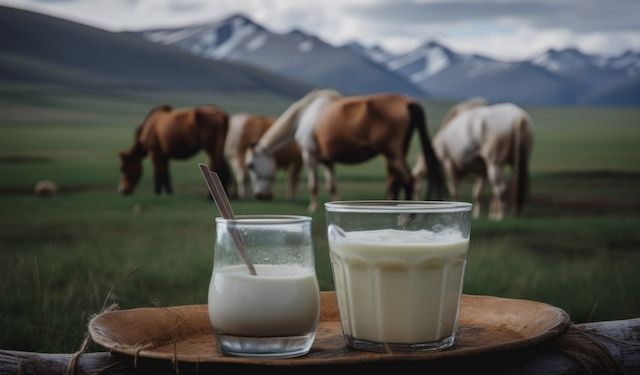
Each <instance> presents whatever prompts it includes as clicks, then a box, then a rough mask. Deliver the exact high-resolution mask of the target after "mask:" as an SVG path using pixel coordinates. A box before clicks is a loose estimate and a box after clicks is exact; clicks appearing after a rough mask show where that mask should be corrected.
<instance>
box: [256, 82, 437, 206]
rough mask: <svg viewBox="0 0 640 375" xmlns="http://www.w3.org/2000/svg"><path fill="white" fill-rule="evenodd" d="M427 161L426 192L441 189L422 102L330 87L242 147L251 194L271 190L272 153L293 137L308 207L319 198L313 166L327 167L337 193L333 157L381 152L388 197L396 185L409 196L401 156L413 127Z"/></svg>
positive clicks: (343, 159)
mask: <svg viewBox="0 0 640 375" xmlns="http://www.w3.org/2000/svg"><path fill="white" fill-rule="evenodd" d="M414 129H417V131H418V135H419V138H420V143H421V145H422V151H423V154H424V156H425V157H426V160H427V161H428V162H429V166H430V167H431V168H429V173H428V176H427V178H428V180H429V193H433V194H434V195H438V196H445V195H446V184H445V180H444V176H443V174H442V170H441V168H440V166H439V164H438V160H437V158H436V157H435V154H434V153H433V149H432V147H431V140H430V139H429V135H428V132H427V127H426V122H425V116H424V113H423V111H422V107H421V106H420V105H419V104H418V103H416V102H415V101H414V100H413V99H410V98H407V97H404V96H401V95H395V94H377V95H369V96H354V97H343V96H342V95H341V94H340V93H338V92H336V91H333V90H314V91H312V92H311V93H309V94H307V95H306V96H305V97H304V98H302V99H300V100H299V101H297V102H296V103H294V104H292V105H291V106H290V107H289V108H288V109H287V110H286V111H285V112H284V113H283V114H282V115H281V116H280V117H279V118H278V119H277V120H276V122H275V123H274V125H273V126H272V127H271V128H270V129H269V130H268V131H267V132H266V133H265V134H264V135H263V136H262V138H260V141H259V142H258V143H257V144H256V146H255V147H254V148H253V149H251V150H249V152H248V153H247V160H246V163H247V166H248V168H249V176H250V177H251V182H252V184H253V189H254V193H255V194H256V197H260V196H263V197H264V196H268V195H269V194H270V189H271V182H272V180H273V174H274V171H275V161H274V158H273V155H274V153H275V152H276V151H277V150H278V149H279V148H280V147H282V146H283V145H284V144H287V143H288V142H290V141H291V140H292V139H295V140H296V142H297V143H298V145H299V146H300V149H301V151H302V160H303V162H304V164H305V167H306V168H307V178H308V183H309V191H310V195H311V198H310V203H309V211H311V212H313V211H315V209H316V207H317V200H318V187H317V180H318V176H317V174H318V173H317V166H318V164H322V165H324V166H325V167H326V172H327V175H326V181H327V182H328V184H327V185H328V189H329V192H330V194H331V199H333V200H335V199H337V187H336V181H335V166H334V165H335V163H347V164H354V163H360V162H363V161H366V160H368V159H370V158H372V157H374V156H376V155H383V156H384V157H385V160H386V169H387V193H386V198H387V199H397V198H398V196H399V190H400V188H403V189H404V193H405V195H406V198H407V199H411V198H412V191H413V177H412V176H411V170H410V168H409V166H408V165H407V162H406V160H405V157H406V154H407V151H408V150H409V145H410V141H411V135H412V133H413V130H414Z"/></svg>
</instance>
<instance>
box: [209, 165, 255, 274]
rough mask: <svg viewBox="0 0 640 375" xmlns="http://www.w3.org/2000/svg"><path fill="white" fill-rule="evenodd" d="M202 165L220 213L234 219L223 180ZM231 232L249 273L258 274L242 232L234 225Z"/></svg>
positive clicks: (230, 229)
mask: <svg viewBox="0 0 640 375" xmlns="http://www.w3.org/2000/svg"><path fill="white" fill-rule="evenodd" d="M198 165H199V166H200V171H201V172H202V177H204V181H205V182H206V183H207V187H208V188H209V193H211V196H212V197H213V200H214V202H216V206H217V207H218V211H220V215H221V216H222V217H223V218H225V219H231V220H233V219H234V215H233V209H232V208H231V202H229V198H228V197H227V194H226V193H225V192H224V187H222V182H220V177H218V174H217V173H216V172H213V171H211V170H209V167H207V166H206V165H204V164H198ZM229 233H230V234H231V238H232V239H233V242H234V244H235V245H236V249H237V250H238V252H239V253H240V257H241V258H242V260H243V261H244V263H245V264H246V265H247V268H249V273H251V274H252V275H256V269H255V267H254V266H253V264H252V263H251V260H250V259H249V256H248V255H247V251H246V249H245V247H244V243H243V242H242V237H240V233H238V230H237V229H236V228H234V227H233V226H232V227H230V228H229Z"/></svg>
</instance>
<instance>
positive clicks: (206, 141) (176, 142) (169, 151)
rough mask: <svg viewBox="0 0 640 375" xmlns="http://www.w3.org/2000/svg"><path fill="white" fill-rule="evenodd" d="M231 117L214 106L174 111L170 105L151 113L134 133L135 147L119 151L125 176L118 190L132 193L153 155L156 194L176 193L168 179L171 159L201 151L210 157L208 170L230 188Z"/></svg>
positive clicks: (181, 157) (190, 155)
mask: <svg viewBox="0 0 640 375" xmlns="http://www.w3.org/2000/svg"><path fill="white" fill-rule="evenodd" d="M228 120H229V117H228V115H227V114H226V113H225V112H224V111H222V110H220V109H219V108H217V107H214V106H201V107H194V108H186V109H176V110H174V109H173V108H172V107H171V106H169V105H162V106H159V107H156V108H154V109H152V110H151V112H149V114H148V115H147V117H146V118H145V119H144V121H143V122H142V124H140V126H138V128H137V129H136V131H135V137H134V142H133V145H132V146H131V147H130V148H129V149H128V150H126V151H120V152H119V156H120V162H121V166H120V171H121V172H122V177H121V178H120V184H119V186H118V190H119V191H120V193H122V194H130V193H132V192H133V190H134V189H135V187H136V185H137V184H138V182H139V181H140V177H141V176H142V159H143V158H144V157H146V156H147V154H150V157H151V161H152V162H153V175H154V184H155V193H156V194H161V193H162V191H163V190H164V191H166V192H167V193H168V194H171V193H172V192H173V189H172V187H171V179H170V177H169V159H173V158H175V159H186V158H190V157H192V156H193V155H195V154H196V153H198V152H199V151H200V150H205V151H206V153H207V154H208V155H209V168H210V169H211V170H213V171H215V172H217V173H218V174H219V175H220V178H221V179H222V183H223V185H224V186H225V188H226V186H227V182H228V179H229V171H228V168H227V166H226V163H225V160H224V142H225V138H226V136H227V129H228Z"/></svg>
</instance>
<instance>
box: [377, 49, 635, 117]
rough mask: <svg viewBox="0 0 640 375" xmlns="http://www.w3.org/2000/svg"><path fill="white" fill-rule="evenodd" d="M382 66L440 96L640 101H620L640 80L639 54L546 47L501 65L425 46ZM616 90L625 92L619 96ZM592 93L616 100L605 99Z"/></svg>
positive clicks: (549, 102)
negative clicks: (602, 53) (529, 56)
mask: <svg viewBox="0 0 640 375" xmlns="http://www.w3.org/2000/svg"><path fill="white" fill-rule="evenodd" d="M385 65H386V66H387V68H389V69H390V70H393V71H395V72H398V73H400V74H402V75H404V76H405V77H407V78H408V79H410V80H411V82H413V83H415V84H417V85H419V86H420V87H422V88H424V89H425V90H427V91H428V92H429V93H430V94H432V95H433V96H436V97H442V98H451V99H465V98H469V97H471V96H484V97H486V98H487V99H489V100H490V101H505V100H509V101H514V102H518V103H523V104H541V105H558V104H562V105H568V104H581V103H586V104H597V103H598V101H600V100H602V101H603V103H605V102H606V103H607V104H615V102H620V103H622V102H624V103H629V102H634V101H635V102H636V103H638V104H640V97H636V98H627V99H624V100H622V98H623V97H624V95H627V94H626V93H633V92H635V91H634V89H633V87H634V86H633V85H635V84H634V83H631V87H630V82H634V81H636V79H637V78H638V76H639V73H640V53H632V52H627V53H625V54H622V55H620V56H616V57H604V56H597V55H587V54H584V53H582V52H580V51H579V50H577V49H573V48H569V49H565V50H560V51H556V50H552V49H551V50H548V51H546V52H545V53H543V54H540V55H538V56H535V57H534V58H532V59H531V60H525V61H500V60H495V59H492V58H489V57H485V56H481V55H470V54H469V55H468V54H461V53H457V52H454V51H453V50H451V49H450V48H448V47H446V46H444V45H443V44H440V43H437V42H428V43H425V44H423V45H421V46H419V47H418V48H416V49H415V50H413V51H410V52H408V53H406V54H404V55H400V56H397V57H396V58H395V59H391V60H388V61H386V62H385ZM618 86H619V87H620V90H624V93H625V94H622V92H618V91H619V90H618ZM605 88H606V90H605ZM592 92H593V93H592ZM595 92H598V93H604V92H606V93H607V96H611V97H616V99H615V100H613V99H611V98H609V99H606V100H605V98H604V97H601V95H600V94H595Z"/></svg>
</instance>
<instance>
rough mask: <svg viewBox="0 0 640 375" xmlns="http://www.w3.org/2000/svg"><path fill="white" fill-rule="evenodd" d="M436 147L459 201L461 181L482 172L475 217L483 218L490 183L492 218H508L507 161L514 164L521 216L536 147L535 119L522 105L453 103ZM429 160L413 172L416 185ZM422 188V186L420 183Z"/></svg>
mask: <svg viewBox="0 0 640 375" xmlns="http://www.w3.org/2000/svg"><path fill="white" fill-rule="evenodd" d="M433 147H434V149H435V151H436V154H437V156H438V158H439V159H440V161H441V162H442V165H443V167H444V170H445V175H446V176H447V182H448V184H449V192H450V193H451V195H452V197H453V198H454V199H455V198H456V197H457V193H458V183H459V179H460V178H461V177H463V176H464V175H465V174H467V173H471V174H475V175H477V176H478V177H477V179H476V181H475V184H474V185H473V193H472V194H473V200H474V206H473V216H474V217H476V218H477V217H479V216H480V199H481V195H482V190H483V188H484V184H485V181H486V180H488V181H489V183H490V184H491V192H492V198H491V203H490V206H489V218H490V219H492V220H502V218H503V217H504V213H505V206H506V204H505V202H503V196H504V195H505V192H506V188H507V184H506V182H505V180H504V177H503V169H504V166H505V165H510V166H511V169H512V170H511V186H510V191H511V209H512V212H513V214H514V215H519V214H520V213H521V211H522V205H523V204H524V200H525V197H526V194H527V190H528V186H529V170H528V168H529V167H528V164H529V158H530V155H531V151H532V148H533V121H532V120H531V117H530V116H529V115H528V114H527V113H526V112H525V111H524V110H522V109H521V108H519V107H517V106H515V105H513V104H511V103H503V104H496V105H491V106H489V105H487V103H486V101H485V100H484V99H479V98H474V99H471V100H469V101H466V102H463V103H460V104H458V105H456V106H455V107H453V108H452V109H451V110H450V111H449V112H448V113H447V115H446V116H445V118H444V120H443V121H442V126H441V127H440V129H439V130H438V132H437V133H436V135H435V137H434V138H433ZM427 169H428V168H427V166H426V165H425V163H424V159H421V158H418V160H417V162H416V164H415V166H414V168H413V175H414V178H415V181H416V184H418V183H419V179H420V176H421V175H423V174H424V173H426V170H427ZM415 190H416V191H419V190H420V189H419V187H418V186H416V189H415Z"/></svg>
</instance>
